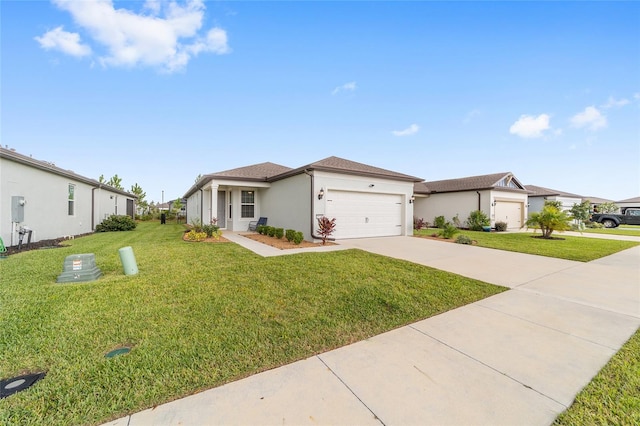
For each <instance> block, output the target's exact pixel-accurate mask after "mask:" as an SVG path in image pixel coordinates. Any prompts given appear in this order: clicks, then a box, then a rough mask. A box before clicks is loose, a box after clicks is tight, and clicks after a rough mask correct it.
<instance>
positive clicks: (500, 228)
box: [496, 222, 508, 232]
mask: <svg viewBox="0 0 640 426" xmlns="http://www.w3.org/2000/svg"><path fill="white" fill-rule="evenodd" d="M507 225H508V224H507V222H496V232H504V231H506V230H507Z"/></svg>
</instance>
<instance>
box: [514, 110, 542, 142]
mask: <svg viewBox="0 0 640 426" xmlns="http://www.w3.org/2000/svg"><path fill="white" fill-rule="evenodd" d="M548 129H550V126H549V115H548V114H540V115H539V116H537V117H534V116H532V115H521V116H520V118H519V119H518V121H516V122H515V123H513V124H512V125H511V127H510V128H509V133H511V134H513V135H518V136H520V137H521V138H539V137H542V136H544V135H543V132H544V131H545V130H548Z"/></svg>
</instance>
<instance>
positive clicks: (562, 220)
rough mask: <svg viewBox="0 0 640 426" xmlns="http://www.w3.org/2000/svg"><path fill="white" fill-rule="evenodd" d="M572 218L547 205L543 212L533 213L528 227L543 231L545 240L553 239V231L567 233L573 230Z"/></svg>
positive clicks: (528, 221)
mask: <svg viewBox="0 0 640 426" xmlns="http://www.w3.org/2000/svg"><path fill="white" fill-rule="evenodd" d="M571 219H572V217H571V216H570V215H568V214H567V212H565V211H562V210H560V209H558V208H557V207H556V206H554V205H551V204H545V206H544V207H543V208H542V211H539V212H535V213H531V215H530V216H529V219H528V220H527V223H526V224H527V226H530V227H532V228H534V229H540V230H541V231H542V237H543V238H551V233H553V231H558V232H562V231H566V230H568V229H571V224H570V223H569V222H570V221H571Z"/></svg>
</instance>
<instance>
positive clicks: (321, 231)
mask: <svg viewBox="0 0 640 426" xmlns="http://www.w3.org/2000/svg"><path fill="white" fill-rule="evenodd" d="M335 229H336V218H335V217H334V218H333V219H329V218H328V217H326V216H322V217H319V218H318V235H320V236H321V237H322V245H324V244H325V243H326V242H327V238H328V237H330V236H331V234H333V231H335Z"/></svg>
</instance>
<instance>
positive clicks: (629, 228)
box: [582, 225, 640, 237]
mask: <svg viewBox="0 0 640 426" xmlns="http://www.w3.org/2000/svg"><path fill="white" fill-rule="evenodd" d="M582 232H584V233H587V234H605V235H606V234H608V235H627V236H629V237H640V227H638V226H636V227H633V225H623V227H618V228H602V229H595V228H593V229H592V228H587V229H585V230H584V231H582Z"/></svg>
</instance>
